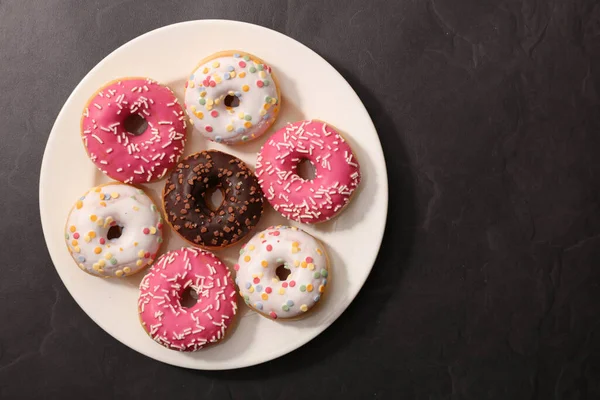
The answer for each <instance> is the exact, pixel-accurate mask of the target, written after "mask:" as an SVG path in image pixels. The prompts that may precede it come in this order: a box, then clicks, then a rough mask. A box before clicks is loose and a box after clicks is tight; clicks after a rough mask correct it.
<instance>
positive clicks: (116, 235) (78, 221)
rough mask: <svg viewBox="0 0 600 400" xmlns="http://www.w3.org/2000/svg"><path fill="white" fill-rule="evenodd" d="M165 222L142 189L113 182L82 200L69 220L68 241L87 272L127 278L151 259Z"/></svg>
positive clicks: (154, 255) (91, 192)
mask: <svg viewBox="0 0 600 400" xmlns="http://www.w3.org/2000/svg"><path fill="white" fill-rule="evenodd" d="M162 222H163V221H162V217H161V216H160V212H159V211H158V209H157V208H156V206H155V205H154V202H153V201H152V199H150V198H149V197H148V196H147V195H146V194H145V193H144V191H143V190H141V189H137V188H136V187H134V186H130V185H126V184H123V183H116V182H115V183H109V184H106V185H100V186H97V187H94V188H92V189H90V190H89V191H88V192H87V193H86V194H84V195H83V196H82V197H80V198H79V200H77V202H76V203H75V205H74V206H73V208H72V209H71V213H70V214H69V217H68V219H67V225H66V227H65V240H66V242H67V247H68V248H69V252H70V253H71V255H72V256H73V259H74V260H75V261H76V262H77V265H78V266H79V268H81V269H82V270H83V271H85V272H88V273H90V274H92V275H95V276H101V277H122V276H127V275H132V274H135V273H136V272H138V271H139V270H141V269H143V268H144V267H145V266H147V265H150V264H152V262H153V261H154V258H156V253H157V252H158V249H159V247H160V244H161V243H162V225H163V224H162ZM119 228H120V229H119Z"/></svg>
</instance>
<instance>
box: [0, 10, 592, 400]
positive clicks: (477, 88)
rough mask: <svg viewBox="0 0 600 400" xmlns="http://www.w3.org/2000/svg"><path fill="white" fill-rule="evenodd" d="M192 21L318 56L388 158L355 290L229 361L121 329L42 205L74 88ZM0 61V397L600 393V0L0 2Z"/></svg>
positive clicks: (577, 395) (568, 395)
mask: <svg viewBox="0 0 600 400" xmlns="http://www.w3.org/2000/svg"><path fill="white" fill-rule="evenodd" d="M201 18H227V19H239V20H244V21H248V22H252V23H256V24H260V25H264V26H267V27H269V28H272V29H275V30H277V31H280V32H283V33H285V34H287V35H289V36H291V37H293V38H295V39H297V40H299V41H301V42H303V43H305V44H306V45H308V46H309V47H311V48H312V49H314V50H315V51H317V52H318V53H319V54H321V55H322V56H324V57H325V58H326V59H327V60H328V61H329V62H331V63H332V64H333V65H334V66H335V67H336V68H337V69H338V70H339V71H340V72H341V73H342V74H343V75H344V77H345V78H346V79H347V80H348V81H349V82H350V84H351V85H352V86H353V87H354V88H355V90H356V91H357V92H358V94H359V95H360V97H361V98H362V100H363V101H364V103H365V105H366V107H367V108H368V110H369V112H370V114H371V116H372V118H373V120H374V122H375V125H376V126H377V129H378V131H379V134H380V137H381V141H382V144H383V146H384V150H385V155H386V159H387V164H388V170H389V184H390V204H391V207H390V213H389V219H388V226H387V229H386V235H385V239H384V243H383V247H382V249H381V252H380V254H379V258H378V260H377V264H376V265H375V268H374V270H373V273H372V275H371V277H370V278H369V280H368V282H367V283H366V285H365V287H364V288H363V290H362V291H361V293H360V294H359V296H358V297H357V299H356V301H355V302H354V303H353V304H352V305H351V306H350V307H349V309H348V310H347V311H346V312H345V313H344V314H343V315H342V316H341V318H340V319H339V320H338V321H337V322H335V323H334V324H333V326H332V327H331V328H329V329H328V330H327V331H325V333H323V334H322V335H321V336H319V337H318V338H317V339H315V340H313V341H312V342H310V343H309V344H308V345H306V346H305V347H303V348H301V349H300V350H297V351H295V352H293V353H291V354H289V355H287V356H285V357H283V358H280V359H278V360H275V361H273V362H270V363H267V364H264V365H260V366H257V367H252V368H247V369H244V370H237V371H227V372H198V371H189V370H183V369H179V368H174V367H170V366H167V365H163V364H161V363H158V362H155V361H153V360H150V359H148V358H146V357H144V356H142V355H140V354H137V353H136V352H134V351H132V350H130V349H128V348H127V347H125V346H123V345H121V344H120V343H119V342H117V341H116V340H114V339H112V338H111V337H109V336H108V335H107V334H106V333H105V332H104V331H102V330H101V329H100V328H99V327H98V326H96V325H95V324H94V323H93V322H92V321H91V320H90V319H89V317H87V316H86V315H85V314H84V313H83V311H82V310H81V309H80V308H79V307H78V306H77V305H76V304H75V302H74V301H73V299H72V298H71V297H70V295H69V294H68V292H67V291H66V290H65V288H64V286H63V284H62V283H61V281H60V279H59V278H58V275H57V274H56V271H55V270H54V267H53V266H52V263H51V261H50V258H49V256H48V253H47V251H46V250H45V249H46V247H45V243H44V239H43V236H42V231H41V228H40V219H39V215H38V214H39V212H38V186H37V185H38V178H39V168H40V162H41V157H42V154H43V150H44V146H45V142H46V138H47V136H48V134H49V131H50V129H51V127H52V124H53V122H54V119H55V117H56V115H57V114H58V112H59V110H60V108H61V106H62V104H63V102H64V101H65V100H66V98H67V97H68V95H69V94H70V93H71V91H72V90H73V88H74V87H75V86H76V84H77V83H78V82H79V81H80V80H81V78H83V76H84V75H85V74H86V73H87V72H88V71H89V70H90V69H91V68H92V67H93V66H94V65H95V64H96V63H97V62H98V61H100V60H101V59H102V58H103V57H105V56H106V55H107V54H109V53H110V52H111V51H112V50H114V49H115V48H117V47H118V46H120V45H121V44H123V43H125V42H127V41H129V40H130V39H133V38H134V37H136V36H138V35H140V34H142V33H145V32H147V31H149V30H151V29H154V28H158V27H160V26H163V25H167V24H171V23H174V22H179V21H183V20H189V19H201ZM0 54H1V56H0V110H2V116H1V117H0V121H2V124H1V127H2V128H1V129H0V135H1V137H2V140H1V141H0V185H1V187H2V194H1V195H0V198H1V202H0V205H1V207H0V228H1V229H0V243H1V244H0V248H1V253H2V255H3V260H4V262H3V265H2V268H1V270H2V275H1V279H0V304H1V305H2V306H1V307H0V321H1V323H0V398H2V399H18V398H24V399H31V398H49V399H56V398H84V399H96V398H97V399H107V398H140V397H141V396H142V395H144V396H148V397H149V398H161V399H164V398H175V397H177V398H195V397H199V398H206V399H255V398H256V399H296V398H298V399H300V398H311V397H314V398H332V399H333V398H348V399H354V398H356V399H367V398H373V399H398V398H402V399H417V400H421V399H423V400H425V399H451V400H456V399H461V400H462V399H465V400H471V399H472V400H483V399H494V400H495V399H543V400H546V399H598V398H600V312H599V311H600V210H599V207H600V192H599V188H600V162H598V161H594V158H597V157H598V150H600V134H599V128H600V113H599V112H598V110H599V107H600V98H599V96H600V3H598V2H597V1H594V0H552V1H546V0H524V1H512V0H504V1H497V0H487V1H475V0H425V1H408V0H373V1H372V2H366V1H364V0H363V1H356V0H352V1H350V0H335V1H334V0H331V1H327V2H321V1H318V0H314V1H312V0H310V1H309V0H288V1H287V2H284V1H275V0H274V1H262V0H238V1H221V2H216V1H209V0H189V1H187V0H186V1H183V0H181V1H175V0H174V1H162V0H152V1H135V2H134V1H99V0H94V1H80V0H62V1H60V0H38V1H34V0H29V1H23V0H0ZM315 352H316V353H318V354H320V355H321V356H320V357H319V358H317V360H318V361H314V360H315V358H314V357H310V358H309V357H306V354H309V353H313V354H314V353H315Z"/></svg>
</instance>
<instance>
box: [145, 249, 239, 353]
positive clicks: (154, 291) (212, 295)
mask: <svg viewBox="0 0 600 400" xmlns="http://www.w3.org/2000/svg"><path fill="white" fill-rule="evenodd" d="M186 290H189V291H193V292H194V294H195V295H196V297H197V302H196V304H194V305H193V306H190V307H185V306H183V305H182V304H181V302H182V298H183V296H184V293H185V291H186ZM235 294H236V290H235V285H234V284H233V282H232V281H231V272H229V270H228V269H227V267H225V265H224V264H223V263H222V262H221V260H219V259H218V258H217V257H216V256H215V255H214V254H212V253H209V252H207V251H203V250H200V249H194V248H191V247H188V248H186V247H183V248H181V249H180V250H175V251H170V252H168V253H166V254H163V255H162V256H161V257H160V258H159V259H158V261H157V262H156V264H154V265H153V266H152V268H151V269H150V271H149V272H148V274H147V275H146V276H145V277H144V279H143V280H142V282H141V283H140V297H139V300H138V313H139V317H140V322H141V324H142V326H143V328H144V330H145V331H146V333H148V335H149V336H150V337H151V338H152V339H154V341H156V342H157V343H159V344H161V345H163V346H165V347H166V348H168V349H172V350H178V351H196V350H199V349H201V348H202V347H203V346H204V345H206V344H210V343H216V342H218V341H219V340H221V339H223V338H224V337H225V332H226V331H227V328H228V327H229V326H230V325H231V323H232V322H233V319H234V316H235V313H236V310H237V304H236V295H235Z"/></svg>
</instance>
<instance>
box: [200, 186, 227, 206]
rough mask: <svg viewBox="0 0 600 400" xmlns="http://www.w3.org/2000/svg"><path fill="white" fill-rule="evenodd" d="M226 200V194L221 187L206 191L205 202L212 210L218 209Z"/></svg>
mask: <svg viewBox="0 0 600 400" xmlns="http://www.w3.org/2000/svg"><path fill="white" fill-rule="evenodd" d="M223 200H225V194H224V193H223V190H222V189H221V188H218V187H215V188H210V189H207V190H206V191H205V192H204V202H205V203H206V205H207V206H208V208H210V209H211V210H212V211H217V210H218V209H219V208H220V207H221V205H222V204H223Z"/></svg>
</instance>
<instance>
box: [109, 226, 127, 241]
mask: <svg viewBox="0 0 600 400" xmlns="http://www.w3.org/2000/svg"><path fill="white" fill-rule="evenodd" d="M122 234H123V227H122V226H121V225H113V226H111V227H110V228H108V232H106V238H107V239H108V240H112V239H118V238H120V237H121V235H122Z"/></svg>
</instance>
